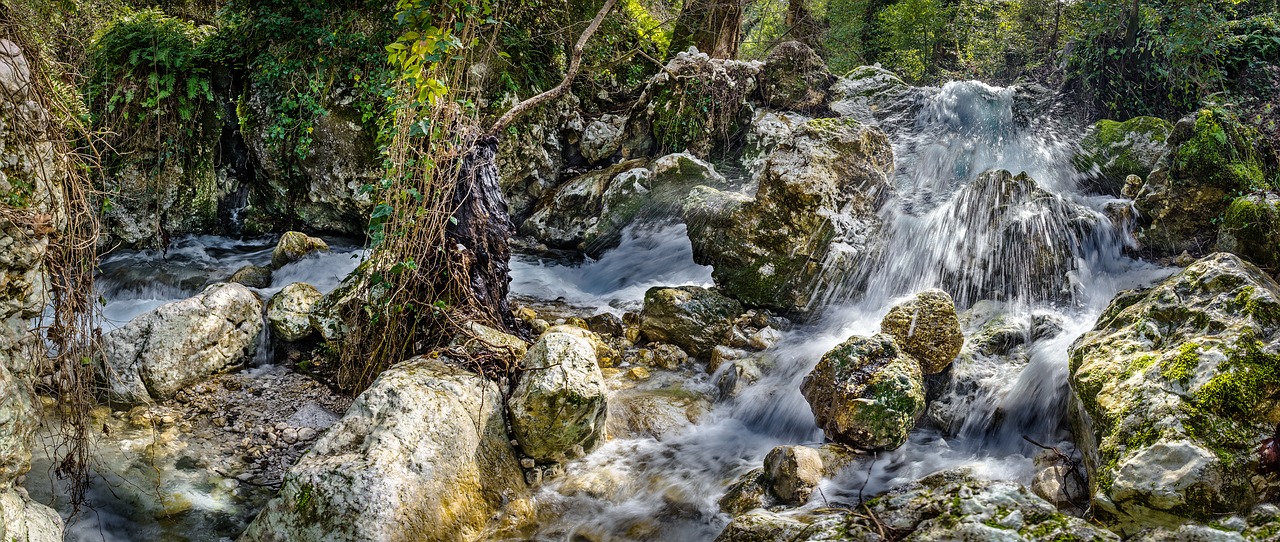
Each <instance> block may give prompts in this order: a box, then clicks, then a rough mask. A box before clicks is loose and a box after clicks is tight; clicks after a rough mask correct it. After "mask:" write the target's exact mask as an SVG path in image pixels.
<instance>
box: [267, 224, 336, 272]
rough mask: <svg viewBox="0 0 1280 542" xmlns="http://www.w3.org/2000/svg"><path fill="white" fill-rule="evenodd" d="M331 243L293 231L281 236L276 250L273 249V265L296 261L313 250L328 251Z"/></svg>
mask: <svg viewBox="0 0 1280 542" xmlns="http://www.w3.org/2000/svg"><path fill="white" fill-rule="evenodd" d="M328 251H329V244H328V243H325V242H324V240H323V239H320V238H319V237H308V236H307V234H305V233H301V232H296V231H291V232H286V233H285V234H284V235H281V236H280V242H279V243H276V248H275V250H272V251H271V267H274V268H277V269H279V268H280V267H281V266H283V265H285V264H288V263H292V262H296V261H298V260H301V259H303V258H305V257H307V255H308V254H311V253H313V252H328Z"/></svg>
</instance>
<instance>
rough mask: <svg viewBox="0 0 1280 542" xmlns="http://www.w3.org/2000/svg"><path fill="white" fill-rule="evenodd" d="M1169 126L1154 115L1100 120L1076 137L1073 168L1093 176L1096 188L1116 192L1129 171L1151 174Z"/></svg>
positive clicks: (1142, 174) (1105, 191)
mask: <svg viewBox="0 0 1280 542" xmlns="http://www.w3.org/2000/svg"><path fill="white" fill-rule="evenodd" d="M1172 130H1173V124H1170V123H1169V121H1166V120H1164V119H1159V118H1155V117H1135V118H1132V119H1129V120H1127V121H1124V122H1116V121H1113V120H1100V121H1098V122H1097V123H1096V124H1094V125H1093V127H1092V128H1091V129H1090V130H1089V132H1088V134H1086V135H1085V137H1084V139H1083V140H1081V141H1080V147H1081V153H1080V154H1079V155H1077V156H1076V157H1075V159H1074V163H1075V166H1076V169H1077V170H1079V171H1081V172H1084V173H1086V174H1090V175H1091V176H1093V177H1094V179H1093V180H1094V182H1095V183H1096V187H1097V189H1098V191H1099V192H1101V193H1103V194H1110V195H1113V196H1119V195H1120V192H1121V190H1123V189H1124V181H1125V178H1127V177H1128V176H1129V175H1137V176H1139V177H1142V178H1144V179H1145V178H1146V177H1147V176H1148V175H1150V174H1151V171H1152V170H1154V169H1155V167H1156V162H1157V161H1159V159H1160V156H1161V155H1163V154H1164V150H1165V142H1166V141H1167V140H1168V139H1169V132H1170V131H1172ZM1095 168H1096V169H1095Z"/></svg>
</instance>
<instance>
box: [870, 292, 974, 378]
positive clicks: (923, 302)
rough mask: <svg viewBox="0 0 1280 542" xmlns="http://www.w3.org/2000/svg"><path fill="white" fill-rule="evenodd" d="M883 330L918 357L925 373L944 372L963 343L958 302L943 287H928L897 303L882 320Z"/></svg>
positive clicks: (904, 348) (881, 329)
mask: <svg viewBox="0 0 1280 542" xmlns="http://www.w3.org/2000/svg"><path fill="white" fill-rule="evenodd" d="M880 331H882V332H884V333H885V334H888V335H889V336H891V337H893V339H894V341H896V342H897V343H898V345H899V346H901V347H902V349H903V350H904V351H906V353H908V354H910V355H911V356H912V357H914V358H916V359H917V360H919V361H920V366H921V369H923V370H924V373H925V374H937V373H940V372H942V370H943V369H946V368H947V366H948V365H951V361H952V360H954V359H956V356H957V355H959V354H960V348H961V347H962V346H964V335H963V334H962V333H961V332H960V319H959V318H958V317H957V316H956V304H955V302H953V301H952V300H951V296H950V295H948V294H947V293H946V292H944V291H942V290H925V291H923V292H920V293H918V294H916V295H915V297H913V298H911V299H910V300H908V301H906V302H904V303H901V304H898V305H895V306H894V307H893V308H892V309H889V314H886V315H885V317H884V320H881V321H880Z"/></svg>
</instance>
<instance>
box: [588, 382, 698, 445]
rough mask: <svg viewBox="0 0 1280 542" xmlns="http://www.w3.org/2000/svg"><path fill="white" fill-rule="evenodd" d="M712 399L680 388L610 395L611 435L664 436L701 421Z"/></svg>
mask: <svg viewBox="0 0 1280 542" xmlns="http://www.w3.org/2000/svg"><path fill="white" fill-rule="evenodd" d="M710 410H711V400H710V399H709V398H707V397H705V396H703V395H702V394H699V393H695V392H691V391H688V390H685V389H680V388H658V389H653V390H648V389H640V388H632V389H629V390H624V391H619V392H616V393H614V394H613V395H611V396H610V397H609V417H608V423H607V427H608V430H609V436H610V438H643V437H653V438H661V437H663V436H666V435H669V434H674V433H677V432H679V431H682V430H684V429H687V428H688V427H689V426H691V425H693V424H695V423H697V422H698V421H699V420H701V419H702V416H703V415H705V414H706V413H707V412H709V411H710Z"/></svg>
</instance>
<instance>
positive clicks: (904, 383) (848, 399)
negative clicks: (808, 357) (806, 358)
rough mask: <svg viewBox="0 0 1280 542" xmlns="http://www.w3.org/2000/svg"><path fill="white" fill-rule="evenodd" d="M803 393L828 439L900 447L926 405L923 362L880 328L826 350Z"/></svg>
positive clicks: (871, 446)
mask: <svg viewBox="0 0 1280 542" xmlns="http://www.w3.org/2000/svg"><path fill="white" fill-rule="evenodd" d="M800 393H802V394H803V395H804V398H805V400H806V401H808V402H809V408H811V409H812V410H813V417H814V419H815V420H816V421H817V422H818V426H819V427H821V428H822V430H823V431H824V432H826V434H827V438H829V439H831V440H834V441H836V442H839V443H842V444H847V445H849V446H853V447H855V448H863V449H869V450H886V449H887V450H892V449H894V448H897V447H899V446H901V445H902V444H903V443H904V442H906V441H907V434H908V433H909V432H910V431H911V429H912V428H914V427H915V424H916V420H918V419H919V418H920V416H921V415H922V414H923V413H924V407H925V397H924V395H925V390H924V375H923V374H922V373H921V372H920V362H919V361H916V360H915V359H914V358H912V357H911V356H910V355H907V354H906V353H905V352H903V351H902V349H901V348H899V347H898V344H897V343H895V342H894V340H893V338H892V337H890V336H888V335H884V334H879V333H877V334H876V335H873V336H871V337H856V336H855V337H852V338H850V339H849V340H847V341H845V342H843V343H841V344H840V345H839V346H837V347H835V348H834V349H832V350H831V351H830V352H827V353H826V354H825V355H823V356H822V360H821V361H819V362H818V365H817V367H814V369H813V372H811V373H809V375H808V376H806V377H805V378H804V382H803V383H801V385H800Z"/></svg>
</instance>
